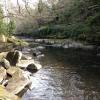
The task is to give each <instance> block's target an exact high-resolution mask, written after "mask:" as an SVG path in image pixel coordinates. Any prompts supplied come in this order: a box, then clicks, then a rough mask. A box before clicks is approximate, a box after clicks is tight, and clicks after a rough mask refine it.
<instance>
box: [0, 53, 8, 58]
mask: <svg viewBox="0 0 100 100" xmlns="http://www.w3.org/2000/svg"><path fill="white" fill-rule="evenodd" d="M7 53H8V52H1V53H0V59H3V58H5V57H6V55H7Z"/></svg>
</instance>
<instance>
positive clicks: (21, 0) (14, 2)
mask: <svg viewBox="0 0 100 100" xmlns="http://www.w3.org/2000/svg"><path fill="white" fill-rule="evenodd" d="M27 1H28V2H30V3H32V4H33V5H34V4H36V3H37V2H38V0H27ZM11 2H12V3H13V4H14V5H17V0H11ZM19 3H20V4H21V5H24V3H23V0H19Z"/></svg>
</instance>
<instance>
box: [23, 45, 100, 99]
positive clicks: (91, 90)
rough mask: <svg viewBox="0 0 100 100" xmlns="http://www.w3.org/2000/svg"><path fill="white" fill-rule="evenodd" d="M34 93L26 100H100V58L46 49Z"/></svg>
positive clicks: (29, 94)
mask: <svg viewBox="0 0 100 100" xmlns="http://www.w3.org/2000/svg"><path fill="white" fill-rule="evenodd" d="M43 53H44V54H45V56H44V57H42V58H40V59H38V60H39V61H40V63H41V64H42V66H43V68H42V69H41V70H39V71H38V72H37V73H35V74H34V75H33V78H32V81H33V89H32V90H31V91H30V90H28V91H27V93H25V95H24V96H23V100H100V57H97V56H95V55H94V54H93V52H92V51H88V50H81V49H73V48H70V49H62V48H53V47H47V48H46V49H45V50H44V51H43Z"/></svg>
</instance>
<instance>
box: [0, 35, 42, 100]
mask: <svg viewBox="0 0 100 100" xmlns="http://www.w3.org/2000/svg"><path fill="white" fill-rule="evenodd" d="M0 41H1V43H2V44H1V47H0V49H1V53H0V99H1V100H3V99H6V100H8V99H9V100H20V98H19V97H22V95H23V94H24V93H25V92H26V91H27V90H28V89H31V84H32V81H31V80H30V79H31V77H32V75H33V73H35V72H37V71H38V70H39V69H40V68H41V67H42V66H41V65H40V64H39V63H37V62H35V61H34V59H33V57H32V56H29V55H28V54H27V53H25V52H23V51H19V50H20V49H19V48H21V49H23V48H24V47H25V46H28V43H26V42H24V41H23V42H22V40H18V39H16V38H15V37H10V38H6V37H4V36H3V38H2V39H1V40H0ZM21 43H22V44H24V47H22V44H21ZM4 44H5V45H6V46H7V45H8V44H10V48H7V49H6V50H4V48H6V46H5V45H4ZM2 48H3V49H2ZM27 50H28V49H27ZM4 51H5V52H4ZM28 53H29V51H28Z"/></svg>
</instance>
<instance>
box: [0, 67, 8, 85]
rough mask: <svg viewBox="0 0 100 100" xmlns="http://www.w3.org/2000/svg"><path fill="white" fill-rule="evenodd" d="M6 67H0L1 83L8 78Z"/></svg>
mask: <svg viewBox="0 0 100 100" xmlns="http://www.w3.org/2000/svg"><path fill="white" fill-rule="evenodd" d="M6 76H7V75H6V69H4V68H3V67H0V83H2V82H3V80H4V79H5V78H6Z"/></svg>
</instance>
